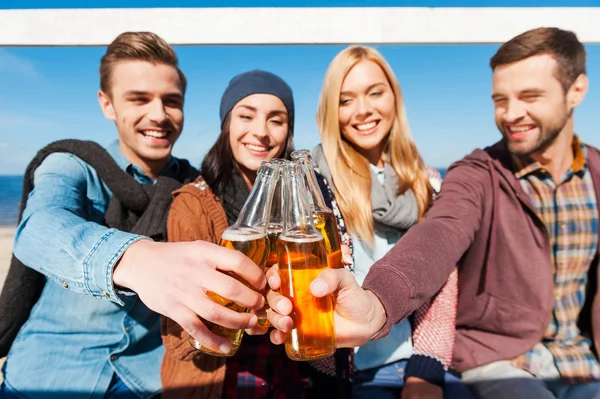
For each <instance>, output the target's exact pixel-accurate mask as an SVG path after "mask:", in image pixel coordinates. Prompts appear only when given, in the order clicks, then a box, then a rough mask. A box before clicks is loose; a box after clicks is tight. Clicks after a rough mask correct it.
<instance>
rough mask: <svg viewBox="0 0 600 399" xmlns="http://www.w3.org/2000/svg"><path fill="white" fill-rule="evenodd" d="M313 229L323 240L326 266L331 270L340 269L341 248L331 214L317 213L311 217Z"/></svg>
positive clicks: (335, 224) (326, 212) (327, 212)
mask: <svg viewBox="0 0 600 399" xmlns="http://www.w3.org/2000/svg"><path fill="white" fill-rule="evenodd" d="M313 219H314V224H315V228H316V229H317V230H318V231H319V233H321V235H322V236H323V238H324V242H323V245H324V246H325V252H326V253H327V264H328V265H329V267H330V268H332V269H339V268H341V267H342V247H341V245H340V235H339V233H338V228H337V222H336V220H335V216H334V214H333V212H329V211H317V212H315V213H314V215H313Z"/></svg>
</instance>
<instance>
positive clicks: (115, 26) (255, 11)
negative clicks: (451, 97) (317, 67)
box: [0, 7, 600, 46]
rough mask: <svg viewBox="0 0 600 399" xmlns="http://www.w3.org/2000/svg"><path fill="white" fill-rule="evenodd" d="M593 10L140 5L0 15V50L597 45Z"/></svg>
mask: <svg viewBox="0 0 600 399" xmlns="http://www.w3.org/2000/svg"><path fill="white" fill-rule="evenodd" d="M598 21H600V8H592V7H589V8H580V7H563V8H558V7H548V8H515V7H502V8H472V7H469V8H460V7H458V8H425V7H419V8H406V7H385V8H383V7H373V8H370V7H369V8H350V7H346V8H162V9H161V8H153V9H151V8H143V9H44V10H41V9H35V10H0V46H104V45H107V44H108V43H110V42H111V41H112V40H113V39H114V38H115V36H117V35H118V34H119V33H121V32H124V31H133V30H147V31H152V32H155V33H157V34H159V35H160V36H162V37H164V38H165V39H166V40H167V41H168V42H170V43H171V44H174V45H211V44H212V45H222V44H345V43H363V44H369V43H370V44H375V43H381V44H388V43H389V44H391V43H397V44H400V43H415V44H427V43H443V44H444V43H447V44H468V43H502V42H504V41H506V40H508V39H510V38H511V37H513V36H515V35H517V34H518V33H521V32H524V31H526V30H528V29H531V28H535V27H540V26H556V27H560V28H563V29H568V30H573V31H575V32H576V33H577V35H578V37H579V39H580V40H581V41H582V42H584V43H600V27H599V26H600V24H599V23H598Z"/></svg>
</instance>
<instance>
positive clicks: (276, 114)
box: [268, 109, 288, 117]
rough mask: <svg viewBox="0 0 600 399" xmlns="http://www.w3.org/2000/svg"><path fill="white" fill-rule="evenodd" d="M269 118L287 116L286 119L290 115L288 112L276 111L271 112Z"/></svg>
mask: <svg viewBox="0 0 600 399" xmlns="http://www.w3.org/2000/svg"><path fill="white" fill-rule="evenodd" d="M268 116H269V117H271V116H285V117H287V116H288V113H287V111H281V110H278V109H276V110H274V111H271V112H269V115H268Z"/></svg>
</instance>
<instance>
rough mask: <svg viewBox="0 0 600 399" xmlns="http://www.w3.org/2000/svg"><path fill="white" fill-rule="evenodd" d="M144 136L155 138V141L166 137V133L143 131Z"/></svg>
mask: <svg viewBox="0 0 600 399" xmlns="http://www.w3.org/2000/svg"><path fill="white" fill-rule="evenodd" d="M144 135H145V136H150V137H155V138H157V139H160V138H163V137H167V133H166V132H157V131H156V130H144Z"/></svg>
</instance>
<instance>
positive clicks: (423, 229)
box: [363, 141, 600, 371]
mask: <svg viewBox="0 0 600 399" xmlns="http://www.w3.org/2000/svg"><path fill="white" fill-rule="evenodd" d="M588 165H589V168H590V171H591V173H592V180H593V182H594V189H595V192H596V198H598V199H599V200H600V151H598V150H597V149H595V148H593V147H590V146H588ZM598 263H599V255H598V253H596V257H595V259H594V261H593V262H592V266H591V267H590V272H589V277H590V278H589V281H588V287H587V294H586V303H585V305H584V307H583V310H582V312H581V315H580V320H579V326H580V328H581V333H582V334H583V335H586V336H589V337H591V338H593V341H594V347H595V349H596V353H600V352H599V351H598V347H599V343H600V318H599V317H598V316H600V314H599V313H598V312H600V308H598V305H599V302H598V296H597V289H596V287H597V285H598V273H597V271H598V270H597V269H598ZM455 265H458V276H459V277H458V278H459V281H458V292H459V297H458V314H457V320H456V343H455V348H454V357H453V361H452V367H453V368H454V369H456V370H459V371H464V370H467V369H470V368H473V367H476V366H479V365H483V364H487V363H490V362H493V361H497V360H508V359H513V358H515V357H517V356H519V355H521V354H523V353H525V352H527V351H528V350H530V349H531V348H532V347H533V346H534V345H535V344H536V343H538V342H540V341H541V340H542V336H543V334H544V331H545V329H546V327H547V326H548V323H549V322H550V318H551V315H552V307H553V304H554V297H553V288H554V283H553V277H552V276H553V266H552V264H551V260H550V244H549V240H548V236H547V233H546V229H545V226H544V223H543V222H542V220H541V219H540V218H539V217H538V216H537V215H536V213H535V211H534V208H533V206H532V204H531V202H530V199H529V197H528V195H527V194H526V193H525V192H524V191H523V189H522V188H521V185H520V183H519V182H518V180H517V179H516V178H515V176H514V174H513V172H512V170H511V161H510V156H509V154H508V152H507V151H506V149H505V145H504V143H503V142H502V141H501V142H499V143H496V144H495V145H494V146H492V147H488V148H486V149H484V150H475V151H474V152H473V153H471V154H470V155H468V156H467V157H465V158H464V159H462V160H460V161H458V162H456V163H454V164H453V165H452V166H451V167H450V168H449V169H448V172H447V174H446V177H445V179H444V183H443V186H442V190H441V193H440V194H439V196H438V197H437V198H436V200H435V202H434V205H433V207H432V208H431V209H430V211H429V213H428V214H427V216H426V218H425V220H424V221H423V222H422V223H420V224H418V225H416V226H414V227H412V228H411V229H410V230H409V231H408V233H407V234H406V235H405V236H404V237H403V238H402V239H401V240H400V242H398V244H396V246H395V247H394V248H393V249H392V250H391V251H389V252H388V253H387V255H386V256H384V257H383V258H382V259H381V260H379V261H378V262H377V263H375V265H374V266H373V267H371V270H370V271H369V273H368V275H367V277H366V279H365V281H364V284H363V287H364V288H366V289H368V290H370V291H372V292H373V293H374V294H375V295H377V297H379V299H380V300H381V302H382V304H383V306H384V308H385V310H386V313H387V322H386V325H385V326H384V328H383V330H382V331H381V332H380V334H379V335H380V336H384V335H386V334H388V333H389V331H390V329H391V326H392V325H393V324H396V323H398V322H400V321H401V320H402V319H404V318H405V317H407V316H408V315H410V314H411V313H412V312H413V311H414V310H415V309H417V308H418V307H419V306H420V305H421V304H422V303H423V302H424V301H426V300H427V299H428V298H430V297H431V296H432V295H434V294H435V293H436V292H437V291H438V290H439V289H440V287H442V285H443V284H444V283H445V282H446V280H447V279H448V276H449V275H450V272H451V271H452V268H453V267H454V266H455Z"/></svg>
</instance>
